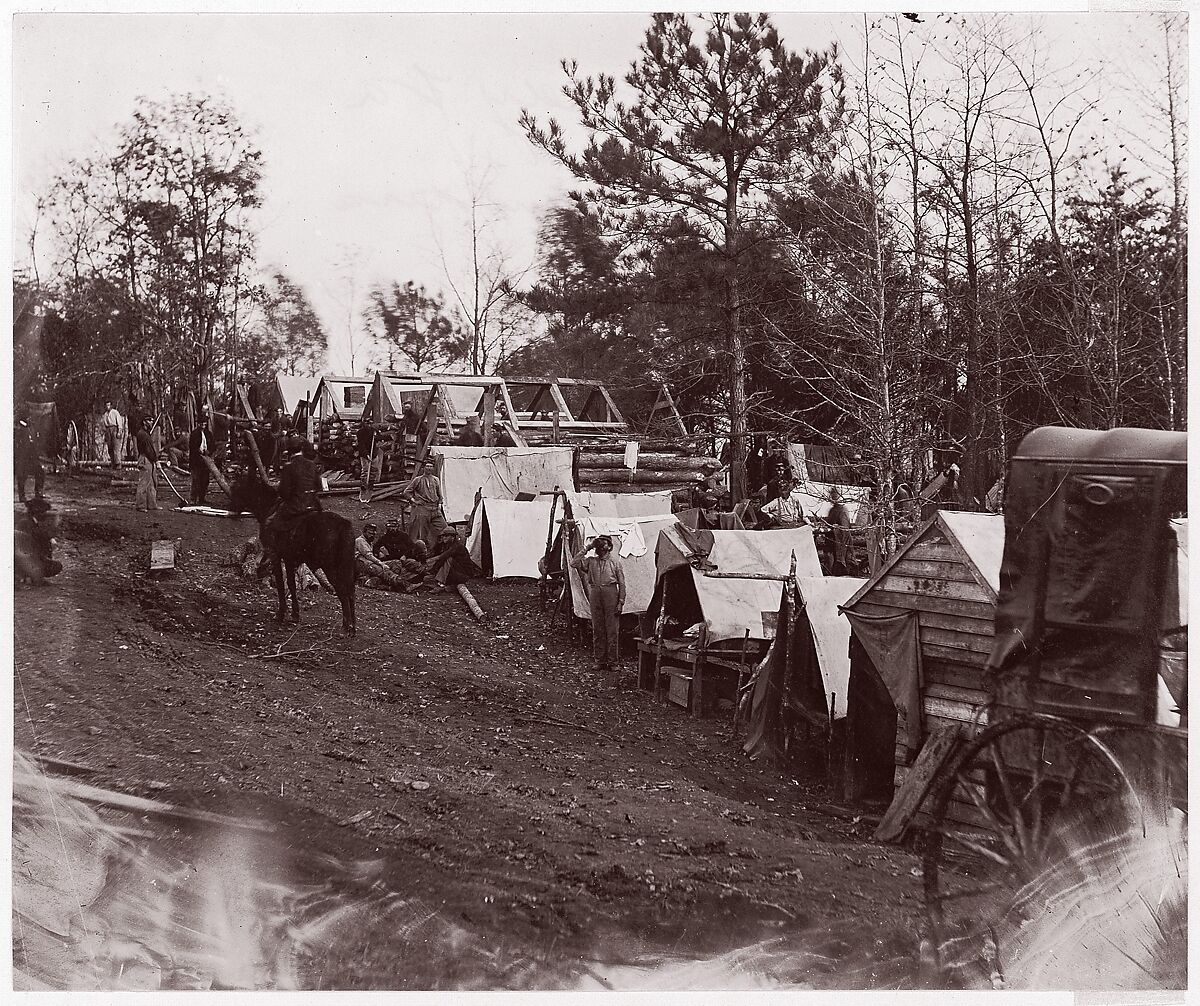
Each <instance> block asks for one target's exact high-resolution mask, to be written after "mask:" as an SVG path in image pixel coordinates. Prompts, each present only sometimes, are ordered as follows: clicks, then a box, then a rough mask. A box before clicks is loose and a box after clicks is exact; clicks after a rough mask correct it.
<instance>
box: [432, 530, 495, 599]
mask: <svg viewBox="0 0 1200 1006" xmlns="http://www.w3.org/2000/svg"><path fill="white" fill-rule="evenodd" d="M425 574H426V581H425V584H423V586H427V587H428V588H429V589H437V585H438V584H440V585H441V587H442V589H444V590H449V589H450V588H452V587H457V586H458V585H459V584H460V583H466V582H467V581H468V580H473V579H475V578H476V577H478V576H482V575H483V571H482V570H480V568H479V567H478V566H476V565H475V560H474V559H472V558H471V553H470V552H468V551H467V546H466V545H465V544H463V542H462V540H461V539H460V538H459V537H458V532H457V531H455V530H454V528H452V527H447V528H443V529H442V532H441V534H439V535H438V540H437V551H436V552H434V554H433V555H432V556H430V557H429V561H428V562H427V563H425Z"/></svg>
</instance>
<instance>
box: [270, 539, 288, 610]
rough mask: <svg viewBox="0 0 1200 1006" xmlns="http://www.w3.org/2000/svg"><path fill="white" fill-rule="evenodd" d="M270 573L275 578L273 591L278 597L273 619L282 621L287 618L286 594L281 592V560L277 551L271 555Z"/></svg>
mask: <svg viewBox="0 0 1200 1006" xmlns="http://www.w3.org/2000/svg"><path fill="white" fill-rule="evenodd" d="M271 575H272V577H273V578H274V580H275V593H276V595H277V596H278V597H279V611H278V612H277V613H276V615H275V621H277V622H283V621H284V620H285V619H286V618H287V596H286V595H285V594H284V592H283V560H282V559H281V558H280V557H279V553H278V552H275V553H273V554H272V556H271Z"/></svg>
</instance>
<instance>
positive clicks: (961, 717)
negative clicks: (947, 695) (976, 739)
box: [921, 695, 987, 733]
mask: <svg viewBox="0 0 1200 1006" xmlns="http://www.w3.org/2000/svg"><path fill="white" fill-rule="evenodd" d="M980 709H981V707H980V706H975V705H968V704H967V703H965V702H953V701H951V700H949V699H939V698H935V697H934V696H931V695H923V696H921V710H922V711H923V712H924V714H925V722H926V730H927V731H928V732H929V733H932V732H933V730H934V726H935V724H936V725H938V726H940V725H941V723H942V722H946V723H975V722H978V723H979V724H980V726H986V725H987V712H986V711H984V712H980ZM976 716H978V720H976Z"/></svg>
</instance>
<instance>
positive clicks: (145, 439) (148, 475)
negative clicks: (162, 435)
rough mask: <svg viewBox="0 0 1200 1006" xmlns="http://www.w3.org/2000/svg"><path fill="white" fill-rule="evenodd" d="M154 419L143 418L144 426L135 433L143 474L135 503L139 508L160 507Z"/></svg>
mask: <svg viewBox="0 0 1200 1006" xmlns="http://www.w3.org/2000/svg"><path fill="white" fill-rule="evenodd" d="M153 425H154V421H153V420H152V419H151V418H150V417H149V416H146V417H145V418H144V419H143V420H142V428H141V429H140V430H138V431H137V433H136V434H135V435H134V440H135V441H136V443H137V451H138V467H139V468H141V470H142V475H141V477H140V478H139V479H138V487H137V495H136V496H135V497H134V500H133V505H134V508H135V509H137V510H157V509H158V451H156V450H155V449H154V441H153V440H152V439H151V437H150V430H151V428H152V427H153Z"/></svg>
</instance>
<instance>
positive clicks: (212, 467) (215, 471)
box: [200, 454, 233, 499]
mask: <svg viewBox="0 0 1200 1006" xmlns="http://www.w3.org/2000/svg"><path fill="white" fill-rule="evenodd" d="M200 456H201V457H202V458H204V463H205V464H206V465H208V470H209V471H210V472H212V477H213V480H214V481H215V482H216V483H217V485H219V486H220V487H221V489H222V491H223V492H224V493H225V495H226V496H228V497H230V498H231V499H232V498H233V494H232V493H231V492H230V491H229V483H228V482H226V481H225V476H224V475H222V474H221V469H220V468H218V467H217V463H216V462H215V461H214V460H213V459H212V458H210V457H209V456H208V455H207V454H201V455H200Z"/></svg>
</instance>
